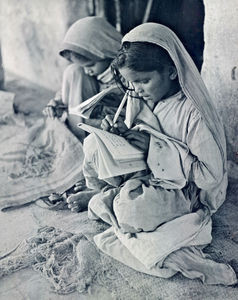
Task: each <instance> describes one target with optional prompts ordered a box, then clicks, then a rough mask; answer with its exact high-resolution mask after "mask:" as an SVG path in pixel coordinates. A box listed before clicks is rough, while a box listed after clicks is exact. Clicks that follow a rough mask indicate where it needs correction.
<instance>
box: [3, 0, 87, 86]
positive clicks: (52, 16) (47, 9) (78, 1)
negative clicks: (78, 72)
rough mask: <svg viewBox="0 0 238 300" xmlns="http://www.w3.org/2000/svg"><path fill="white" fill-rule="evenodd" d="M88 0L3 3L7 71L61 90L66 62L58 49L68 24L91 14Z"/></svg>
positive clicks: (43, 0)
mask: <svg viewBox="0 0 238 300" xmlns="http://www.w3.org/2000/svg"><path fill="white" fill-rule="evenodd" d="M87 2H88V1H87V0H20V1H19V0H1V1H0V5H1V7H0V8H1V13H0V15H1V19H0V21H1V23H0V24H1V44H2V60H3V66H4V68H5V69H6V70H8V71H10V72H13V73H15V74H16V75H19V76H22V77H23V78H26V79H28V80H30V81H32V82H33V83H36V84H39V85H40V86H43V87H44V88H48V89H50V90H57V89H59V87H60V82H61V76H62V70H63V69H64V67H65V65H66V63H67V62H66V61H65V59H63V58H61V57H60V56H59V55H58V48H59V45H60V42H61V41H62V39H63V37H64V34H65V32H66V30H67V29H68V27H69V25H71V24H72V23H73V22H74V21H76V20H77V19H79V18H82V17H85V16H87V15H88V14H89V12H88V3H87Z"/></svg>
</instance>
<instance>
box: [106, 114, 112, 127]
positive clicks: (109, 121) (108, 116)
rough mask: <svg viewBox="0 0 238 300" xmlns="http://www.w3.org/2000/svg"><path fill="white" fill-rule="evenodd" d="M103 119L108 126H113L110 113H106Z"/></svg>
mask: <svg viewBox="0 0 238 300" xmlns="http://www.w3.org/2000/svg"><path fill="white" fill-rule="evenodd" d="M105 120H107V122H108V124H109V125H110V126H113V120H112V116H111V115H106V117H105Z"/></svg>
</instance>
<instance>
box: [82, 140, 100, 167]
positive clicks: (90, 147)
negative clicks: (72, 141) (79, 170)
mask: <svg viewBox="0 0 238 300" xmlns="http://www.w3.org/2000/svg"><path fill="white" fill-rule="evenodd" d="M96 145H97V141H96V138H95V135H94V134H90V135H89V136H87V137H86V138H85V139H84V143H83V151H84V157H85V160H88V161H92V160H94V157H95V155H96V153H97V147H96Z"/></svg>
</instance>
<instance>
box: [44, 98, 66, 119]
mask: <svg viewBox="0 0 238 300" xmlns="http://www.w3.org/2000/svg"><path fill="white" fill-rule="evenodd" d="M65 108H66V106H65V105H64V104H63V102H62V101H59V100H55V99H51V100H50V101H49V103H48V104H47V106H46V107H45V108H44V110H43V114H44V115H45V116H47V117H49V118H50V119H54V118H55V117H57V118H60V117H61V116H62V114H63V112H64V110H65Z"/></svg>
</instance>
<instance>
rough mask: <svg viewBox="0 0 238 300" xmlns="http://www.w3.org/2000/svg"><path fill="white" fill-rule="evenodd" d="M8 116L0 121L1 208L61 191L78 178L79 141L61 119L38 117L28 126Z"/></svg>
mask: <svg viewBox="0 0 238 300" xmlns="http://www.w3.org/2000/svg"><path fill="white" fill-rule="evenodd" d="M10 119H11V122H7V123H6V124H3V125H1V132H2V134H1V145H2V147H1V149H0V178H1V187H0V208H1V209H3V208H7V207H13V206H19V205H23V204H25V203H28V202H32V201H35V200H36V199H38V198H40V197H43V196H47V195H49V194H50V193H52V192H58V193H63V192H64V191H65V190H67V189H69V188H70V187H71V186H72V185H74V184H75V183H76V182H77V181H78V180H80V179H82V176H83V175H82V162H83V158H84V155H83V149H82V144H81V142H80V141H79V140H78V139H77V138H76V137H75V136H74V135H73V134H72V133H71V132H70V131H69V129H68V128H67V127H66V126H65V124H64V123H61V122H60V121H59V120H57V119H55V120H50V119H47V120H44V119H38V120H37V121H36V122H35V123H34V125H33V126H30V127H28V126H26V120H25V119H23V118H22V117H17V116H15V115H12V116H11V118H10Z"/></svg>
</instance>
